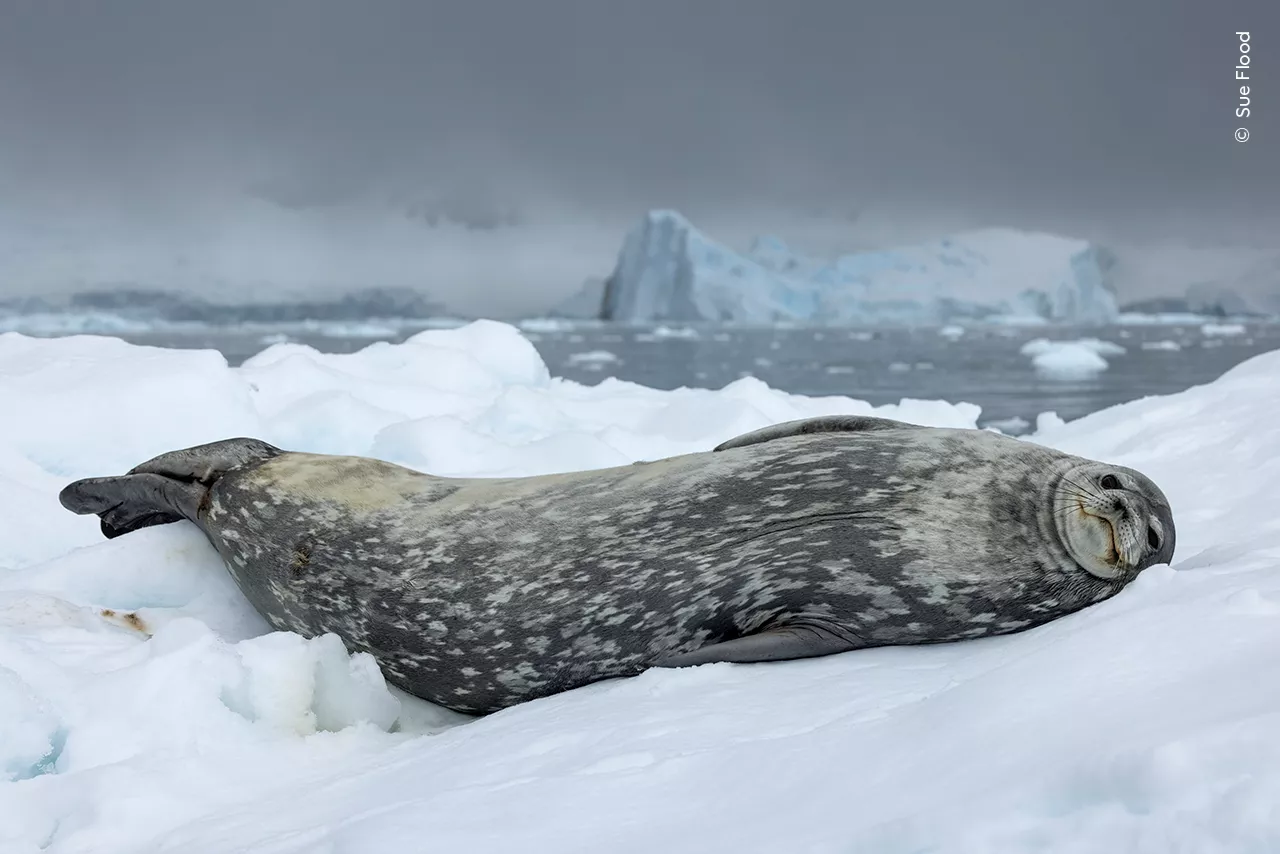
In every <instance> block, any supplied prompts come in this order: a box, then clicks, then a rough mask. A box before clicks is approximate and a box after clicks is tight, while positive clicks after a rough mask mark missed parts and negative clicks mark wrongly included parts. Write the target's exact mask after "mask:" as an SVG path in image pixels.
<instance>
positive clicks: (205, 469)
mask: <svg viewBox="0 0 1280 854" xmlns="http://www.w3.org/2000/svg"><path fill="white" fill-rule="evenodd" d="M282 453H284V452H283V451H281V450H280V449H279V448H277V447H276V446H275V445H269V444H267V443H266V442H264V441H262V440H261V439H245V438H240V439H223V440H222V441H220V442H209V443H208V444H205V445H196V446H195V447H192V448H183V449H182V450H180V451H169V452H168V453H167V454H161V455H160V456H158V457H153V458H152V459H149V460H147V461H146V462H145V463H141V464H139V465H136V466H134V467H133V468H132V469H130V470H129V474H161V475H164V476H165V477H171V478H175V479H176V480H182V481H199V482H200V483H203V484H206V485H207V484H211V483H213V482H214V481H215V480H217V479H218V478H220V477H222V475H224V474H226V473H227V472H229V471H231V470H233V469H237V468H240V467H241V466H246V465H249V464H251V463H260V462H262V461H263V460H269V459H271V458H272V457H276V456H279V455H280V454H282Z"/></svg>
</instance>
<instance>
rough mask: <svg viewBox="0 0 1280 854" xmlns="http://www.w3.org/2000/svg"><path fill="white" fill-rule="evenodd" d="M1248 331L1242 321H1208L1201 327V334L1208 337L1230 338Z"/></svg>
mask: <svg viewBox="0 0 1280 854" xmlns="http://www.w3.org/2000/svg"><path fill="white" fill-rule="evenodd" d="M1247 331H1248V330H1247V329H1246V328H1245V326H1244V324H1242V323H1206V324H1204V325H1203V326H1201V327H1200V334H1201V335H1204V336H1206V337H1219V338H1228V337H1234V336H1236V335H1243V334H1245V332H1247Z"/></svg>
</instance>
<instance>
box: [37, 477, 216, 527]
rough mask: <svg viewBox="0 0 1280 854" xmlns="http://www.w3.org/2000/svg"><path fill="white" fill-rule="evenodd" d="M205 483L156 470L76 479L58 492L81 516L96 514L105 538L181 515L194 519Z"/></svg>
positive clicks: (167, 520)
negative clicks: (174, 478)
mask: <svg viewBox="0 0 1280 854" xmlns="http://www.w3.org/2000/svg"><path fill="white" fill-rule="evenodd" d="M207 492H208V487H205V486H203V485H201V484H199V483H184V482H183V481H180V480H173V479H172V478H167V477H164V476H163V475H158V474H126V475H121V476H120V477H90V478H85V479H84V480H77V481H76V482H75V483H72V484H70V485H68V486H67V487H65V488H64V489H63V490H62V492H61V493H59V495H58V500H59V501H61V502H62V506H63V507H65V508H67V509H68V510H70V511H71V512H72V513H77V514H79V515H81V516H87V515H89V514H90V513H94V514H97V515H98V516H99V517H101V519H102V533H103V535H104V536H106V537H107V539H112V538H114V537H118V536H120V535H121V534H127V533H129V532H130V531H136V530H138V529H139V528H149V527H151V526H152V525H164V524H166V523H169V522H177V521H179V520H181V519H190V520H191V521H193V522H194V521H196V519H197V517H198V514H199V509H200V503H201V502H202V501H203V500H204V497H205V494H206V493H207Z"/></svg>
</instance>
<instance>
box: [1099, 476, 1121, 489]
mask: <svg viewBox="0 0 1280 854" xmlns="http://www.w3.org/2000/svg"><path fill="white" fill-rule="evenodd" d="M1098 486H1101V487H1102V488H1103V489H1119V488H1120V478H1118V477H1116V476H1115V475H1113V474H1106V475H1103V476H1102V480H1100V481H1098Z"/></svg>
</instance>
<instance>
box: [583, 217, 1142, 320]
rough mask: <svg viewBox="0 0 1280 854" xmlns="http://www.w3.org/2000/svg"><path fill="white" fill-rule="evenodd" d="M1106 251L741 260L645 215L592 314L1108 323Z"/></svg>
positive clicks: (957, 248)
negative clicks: (1003, 318)
mask: <svg viewBox="0 0 1280 854" xmlns="http://www.w3.org/2000/svg"><path fill="white" fill-rule="evenodd" d="M1111 266H1112V259H1111V257H1110V254H1109V253H1107V252H1106V251H1105V250H1103V249H1100V248H1099V247H1097V246H1094V245H1092V244H1090V243H1088V242H1086V241H1083V240H1074V239H1071V238H1066V237H1058V236H1055V235H1050V234H1040V233H1034V232H1020V231H1014V230H1010V229H986V230H981V231H973V232H966V233H963V234H958V235H955V236H952V237H949V238H946V239H942V240H938V241H935V242H932V243H926V244H920V245H917V246H906V247H898V248H893V249H884V250H879V251H872V252H858V253H854V254H850V255H843V256H840V257H838V258H835V259H815V258H808V257H805V256H803V255H801V254H799V253H797V252H794V251H792V249H791V248H790V247H788V246H787V244H786V243H785V242H784V241H783V240H781V239H780V238H777V237H762V238H757V239H756V241H754V243H753V244H752V245H751V247H750V249H749V250H748V251H747V252H746V253H738V252H735V251H734V250H732V249H730V248H728V247H727V246H724V245H723V244H720V243H717V242H716V241H714V240H712V239H711V238H709V237H707V236H706V235H704V234H702V232H700V231H699V230H698V229H697V228H695V227H694V226H693V225H692V224H691V223H690V222H689V221H688V220H687V219H686V218H685V217H684V216H682V215H681V214H679V213H677V212H675V211H670V210H657V211H651V212H649V213H648V214H647V215H646V216H645V218H644V221H643V222H642V223H641V224H640V225H639V226H638V227H637V228H635V229H634V230H632V232H631V233H630V234H629V235H628V236H627V239H626V241H625V243H624V244H623V247H622V251H621V252H620V254H619V256H618V261H617V264H616V266H615V268H614V270H613V273H612V275H611V276H610V277H609V279H608V280H607V282H606V284H605V288H604V299H603V303H602V310H601V316H602V318H603V319H605V320H622V321H662V320H672V321H684V322H697V321H716V322H730V323H776V322H779V321H808V322H815V321H816V322H823V323H847V324H884V323H891V324H908V325H939V326H940V325H943V324H945V323H947V322H949V321H951V320H956V319H983V318H987V317H993V316H1015V317H1022V318H1027V319H1030V320H1034V321H1040V322H1044V321H1049V322H1056V323H1078V324H1100V323H1109V322H1112V321H1114V320H1115V319H1116V317H1117V316H1118V315H1119V309H1118V306H1117V302H1116V297H1115V293H1114V292H1113V290H1112V288H1111V286H1110V284H1109V282H1108V275H1107V274H1108V270H1109V269H1110V268H1111Z"/></svg>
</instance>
